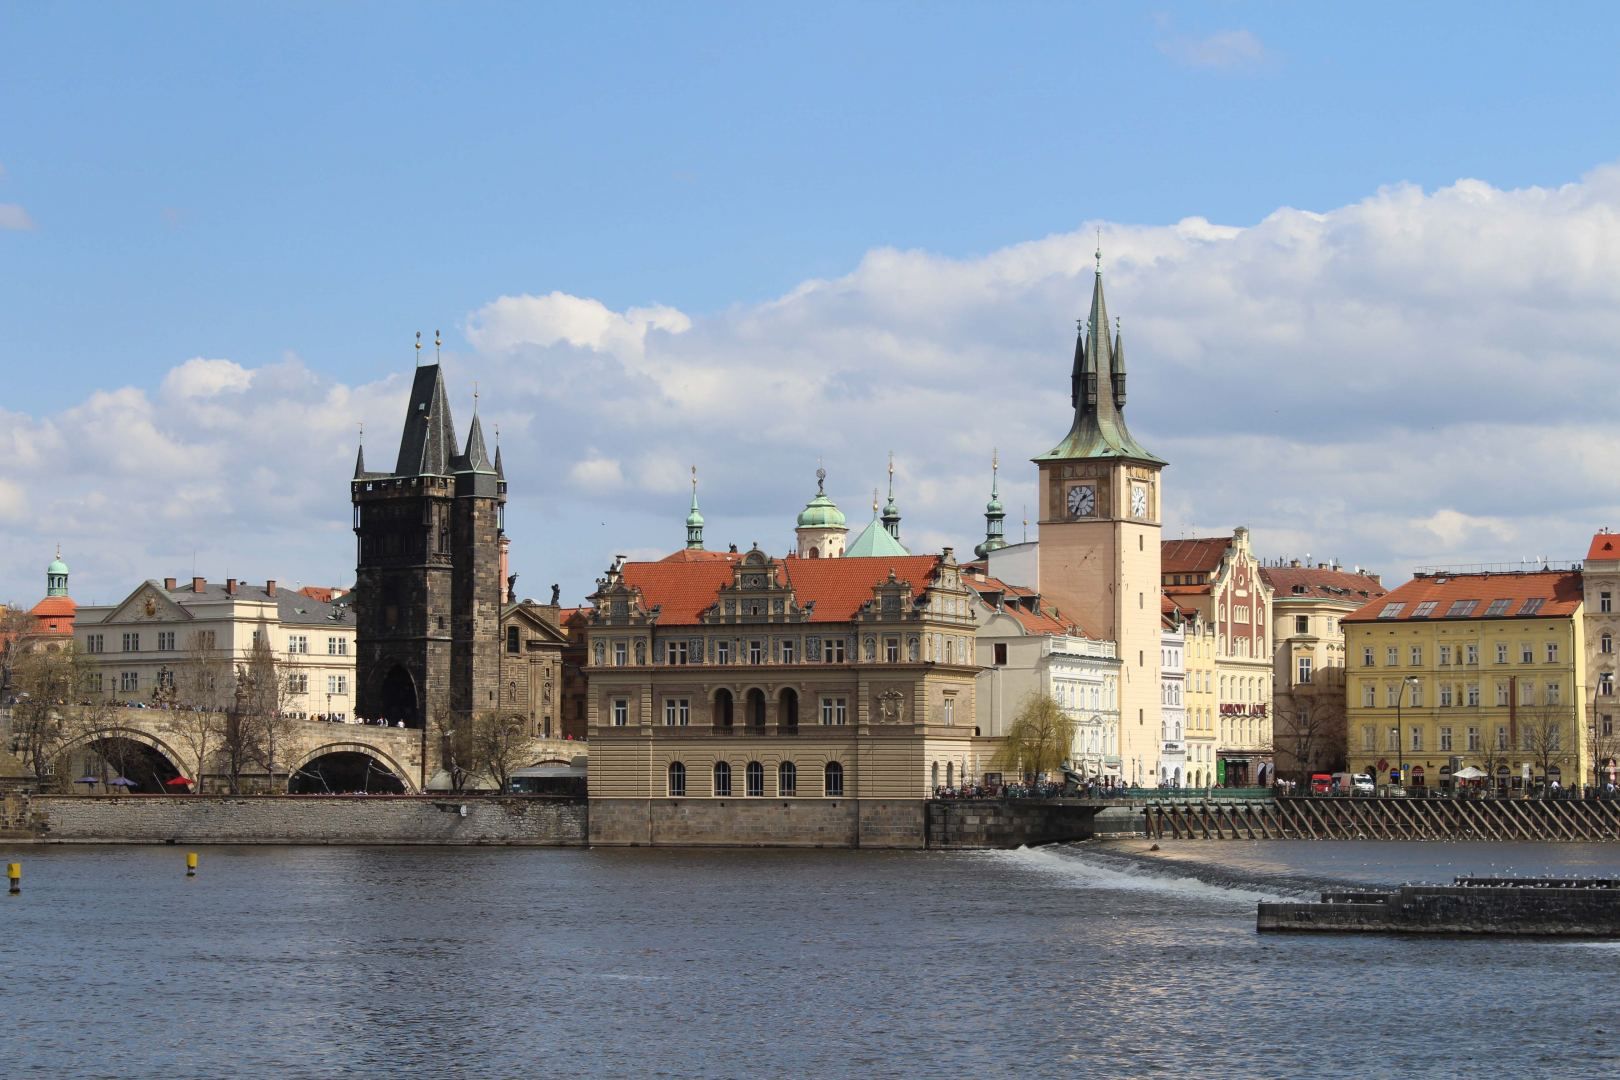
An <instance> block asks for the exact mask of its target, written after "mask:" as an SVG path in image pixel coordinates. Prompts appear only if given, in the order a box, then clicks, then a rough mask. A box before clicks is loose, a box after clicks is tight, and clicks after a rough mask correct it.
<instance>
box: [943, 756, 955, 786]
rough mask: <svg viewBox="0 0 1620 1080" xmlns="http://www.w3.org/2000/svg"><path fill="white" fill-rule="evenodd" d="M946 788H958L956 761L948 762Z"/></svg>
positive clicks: (946, 765)
mask: <svg viewBox="0 0 1620 1080" xmlns="http://www.w3.org/2000/svg"><path fill="white" fill-rule="evenodd" d="M945 786H946V787H955V786H956V762H954V761H947V762H946V763H945Z"/></svg>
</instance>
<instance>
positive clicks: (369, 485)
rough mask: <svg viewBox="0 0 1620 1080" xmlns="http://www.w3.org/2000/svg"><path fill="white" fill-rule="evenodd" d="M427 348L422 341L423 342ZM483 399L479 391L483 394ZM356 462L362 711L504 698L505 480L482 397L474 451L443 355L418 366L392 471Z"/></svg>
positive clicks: (396, 717)
mask: <svg viewBox="0 0 1620 1080" xmlns="http://www.w3.org/2000/svg"><path fill="white" fill-rule="evenodd" d="M418 348H420V345H418ZM475 401H476V399H475ZM364 454H365V451H364V448H362V449H361V451H360V455H359V456H358V457H357V459H356V461H355V470H354V480H353V482H352V483H351V485H350V498H351V501H352V502H353V504H354V532H355V537H356V541H357V543H356V554H355V559H356V567H355V610H356V616H357V619H356V646H355V647H356V650H357V653H358V655H357V656H356V658H355V660H356V671H355V693H356V698H355V712H356V714H357V715H359V716H362V717H366V718H368V719H372V718H377V717H383V718H386V719H387V720H388V721H389V722H391V723H392V722H396V721H403V722H404V723H405V725H406V726H407V727H422V726H424V725H427V724H429V723H430V722H433V721H434V720H435V719H436V718H438V717H441V716H442V717H443V719H444V721H445V726H446V727H447V728H453V727H454V724H455V723H456V722H457V721H458V720H460V719H463V718H467V719H470V718H471V716H472V715H473V714H475V713H477V712H480V711H482V710H484V709H494V708H495V707H496V706H497V702H498V698H497V693H498V691H499V687H500V614H501V600H502V596H503V592H502V586H503V582H502V581H501V555H502V544H503V540H504V538H505V536H504V534H505V513H506V478H505V476H504V475H503V473H502V471H501V466H500V463H499V455H497V460H496V461H495V462H491V461H490V458H489V454H488V451H487V449H486V447H485V444H484V432H483V427H482V425H481V424H480V423H479V420H478V413H477V409H476V405H475V407H474V412H473V420H472V427H471V428H470V429H469V431H468V433H467V442H466V447H465V449H463V450H461V451H460V452H458V451H457V449H456V434H455V422H454V421H453V420H452V419H451V416H450V402H449V399H448V397H447V395H446V393H445V389H444V373H443V370H442V369H441V368H440V366H439V365H438V363H436V362H435V363H432V364H425V365H420V366H418V367H417V369H416V378H415V381H414V382H413V384H412V386H411V397H410V404H409V406H408V408H407V410H406V414H405V426H404V430H403V431H402V432H401V434H400V440H399V458H398V460H397V461H396V462H395V463H394V470H393V471H392V472H367V471H366V467H365V456H364Z"/></svg>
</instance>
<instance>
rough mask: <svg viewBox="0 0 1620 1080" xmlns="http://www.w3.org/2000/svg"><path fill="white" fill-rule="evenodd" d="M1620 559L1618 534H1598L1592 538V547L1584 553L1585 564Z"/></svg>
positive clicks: (1619, 538)
mask: <svg viewBox="0 0 1620 1080" xmlns="http://www.w3.org/2000/svg"><path fill="white" fill-rule="evenodd" d="M1615 559H1620V534H1617V533H1612V532H1600V533H1598V534H1597V535H1596V536H1594V537H1592V546H1591V547H1590V548H1588V549H1587V551H1586V561H1587V562H1594V561H1595V562H1604V561H1613V560H1615Z"/></svg>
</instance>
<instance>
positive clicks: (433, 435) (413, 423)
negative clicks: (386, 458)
mask: <svg viewBox="0 0 1620 1080" xmlns="http://www.w3.org/2000/svg"><path fill="white" fill-rule="evenodd" d="M455 453H456V425H455V421H454V420H452V419H451V418H450V399H449V397H448V396H447V395H446V394H445V392H444V373H443V370H442V369H441V368H440V367H439V365H438V364H425V365H423V366H421V367H418V368H417V369H416V379H415V381H414V382H412V383H411V400H410V404H409V405H408V406H407V407H406V410H405V430H404V431H403V433H401V435H400V438H399V460H398V461H397V462H396V463H395V465H394V475H395V476H449V475H450V462H451V459H452V458H453V457H455Z"/></svg>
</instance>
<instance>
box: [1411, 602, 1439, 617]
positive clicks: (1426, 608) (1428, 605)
mask: <svg viewBox="0 0 1620 1080" xmlns="http://www.w3.org/2000/svg"><path fill="white" fill-rule="evenodd" d="M1438 603H1439V601H1438V600H1425V601H1423V603H1421V604H1419V605H1418V606H1417V607H1415V608H1413V609H1412V618H1414V619H1427V618H1428V617H1429V616H1430V615H1433V614H1434V607H1435V605H1436V604H1438Z"/></svg>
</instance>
